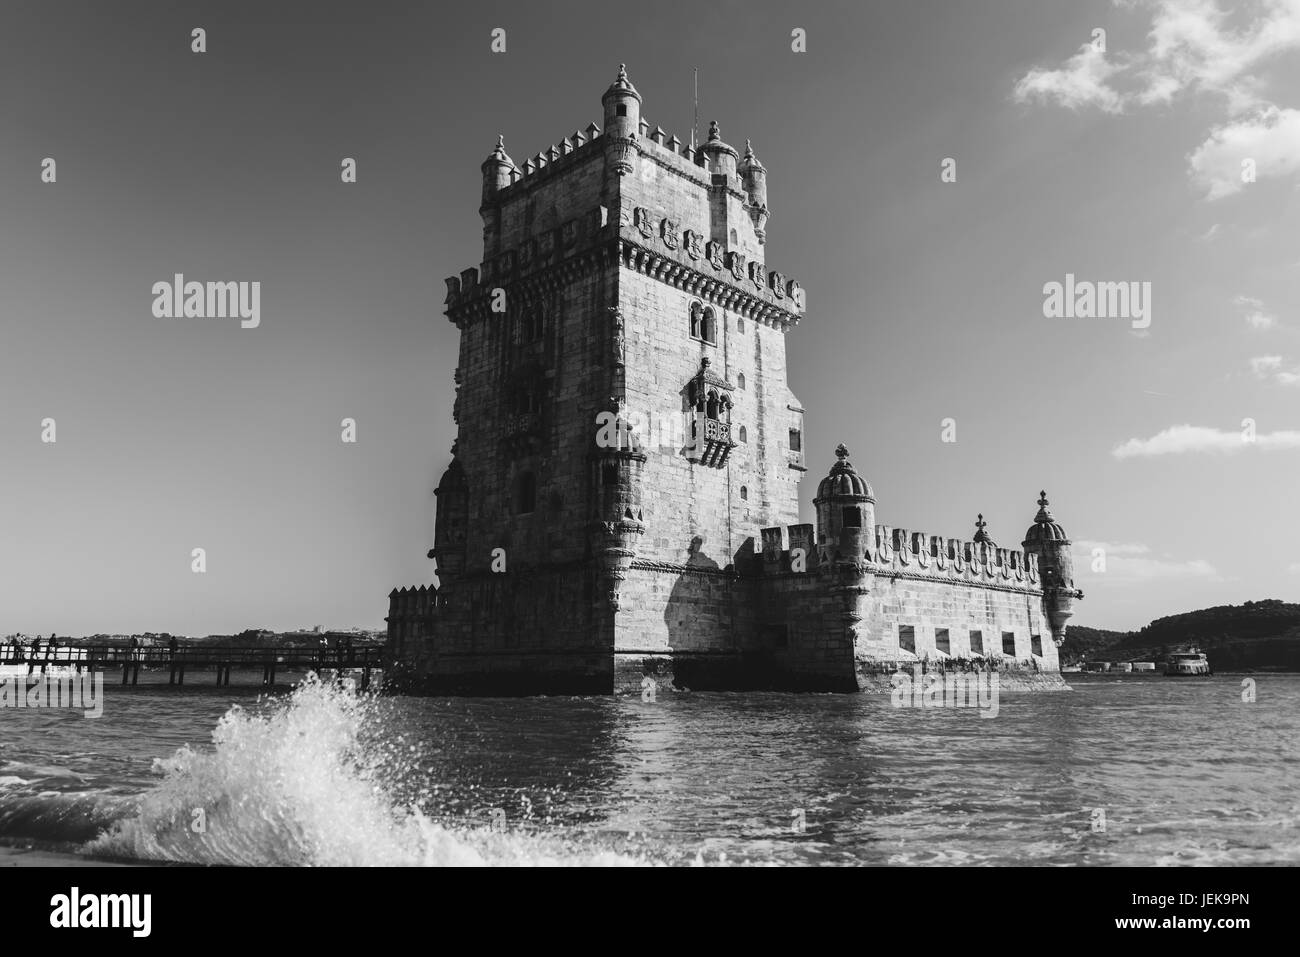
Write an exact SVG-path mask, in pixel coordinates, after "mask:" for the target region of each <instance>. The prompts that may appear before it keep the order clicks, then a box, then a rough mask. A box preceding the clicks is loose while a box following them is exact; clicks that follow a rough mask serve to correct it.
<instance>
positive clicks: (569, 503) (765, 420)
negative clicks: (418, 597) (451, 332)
mask: <svg viewBox="0 0 1300 957" xmlns="http://www.w3.org/2000/svg"><path fill="white" fill-rule="evenodd" d="M601 106H602V110H603V119H604V129H603V131H602V130H601V128H600V127H597V126H596V125H595V124H592V125H590V126H588V127H587V128H586V129H585V131H584V130H580V131H576V132H574V133H573V134H572V135H570V136H566V137H565V138H564V139H562V140H560V141H559V142H558V143H557V144H555V145H553V146H551V147H549V148H548V149H546V150H544V151H542V152H540V153H538V154H536V155H534V156H532V157H531V158H529V159H526V160H524V161H523V163H522V165H520V164H517V163H516V161H515V160H513V159H512V158H511V157H510V156H509V154H507V152H506V148H505V143H504V140H503V139H501V138H498V141H497V144H496V146H495V147H494V148H493V149H492V150H491V152H490V153H489V154H488V156H487V158H486V159H485V160H484V161H483V163H482V164H481V171H482V190H481V194H480V204H479V212H480V214H481V216H482V220H483V258H482V262H481V264H480V265H478V266H477V267H471V268H468V269H465V270H463V271H462V272H461V273H460V274H459V275H456V276H453V277H451V278H449V279H448V280H447V299H446V312H447V317H448V318H449V319H450V320H451V321H452V322H453V323H454V324H455V325H456V327H457V328H458V329H459V331H460V353H459V364H458V367H457V369H456V377H455V379H456V399H455V403H454V406H453V417H454V419H455V421H456V424H457V437H456V442H455V444H454V446H453V459H452V462H451V464H450V466H449V467H448V468H447V470H446V472H445V473H444V475H443V477H442V480H441V481H440V482H439V484H438V489H437V493H436V494H437V525H436V528H435V532H434V543H433V544H434V547H433V548H432V549H431V551H430V553H429V554H430V557H431V558H435V559H436V560H437V563H438V569H437V575H438V579H439V588H438V590H437V593H436V598H435V599H434V601H433V602H432V603H431V611H430V618H429V619H428V620H427V621H421V622H415V623H400V622H399V625H398V626H397V632H399V633H400V634H401V647H402V649H403V659H404V668H405V669H406V671H407V672H408V674H407V677H408V678H409V679H411V680H413V681H417V683H423V682H424V679H426V678H428V679H431V680H432V681H433V684H434V685H435V686H447V687H448V688H452V687H454V688H464V689H466V690H473V688H474V687H476V686H481V687H491V688H493V689H495V690H500V689H501V687H502V683H503V680H504V682H505V684H506V685H510V682H511V681H513V682H515V683H516V684H517V687H518V688H519V689H520V690H549V689H563V690H608V687H609V685H610V683H611V681H612V680H613V679H612V675H613V671H614V669H615V667H616V660H615V659H616V658H617V657H618V655H619V654H621V653H622V652H623V650H624V649H627V650H628V652H629V653H640V652H646V651H648V652H652V653H660V652H662V653H664V654H668V653H669V652H670V649H671V650H681V649H687V650H695V651H709V652H713V651H718V650H720V649H721V648H726V649H730V650H731V651H733V652H734V651H736V648H737V641H738V638H737V635H736V631H735V627H736V619H737V617H738V616H740V617H743V616H744V614H746V611H745V606H746V605H747V604H752V602H746V601H744V600H743V599H742V598H740V597H738V596H737V595H735V594H733V593H732V591H731V589H729V588H728V589H719V588H717V587H715V586H716V585H717V583H718V581H720V580H723V579H728V578H729V576H730V577H735V575H736V574H737V572H736V563H737V556H738V555H741V554H742V553H746V552H747V551H752V548H753V544H754V542H755V539H756V537H757V530H758V529H759V528H760V527H762V526H765V525H774V524H778V523H783V522H793V521H797V519H798V494H797V488H798V479H799V476H800V474H801V473H802V471H803V452H802V435H803V422H802V416H803V410H802V409H801V408H800V407H799V404H798V401H797V400H796V399H795V397H794V396H793V394H791V392H790V391H789V389H788V387H787V385H786V380H785V368H786V366H785V334H786V332H787V331H788V330H789V329H790V328H792V327H793V326H794V325H796V324H797V323H798V321H799V319H800V316H801V315H802V313H803V310H804V301H803V292H802V289H801V288H800V287H799V285H798V283H795V282H793V281H788V280H786V278H785V277H784V276H782V275H781V274H779V273H776V272H768V271H767V269H766V266H765V264H764V261H763V252H764V246H765V243H766V238H767V231H766V228H767V224H768V209H767V180H766V176H767V171H766V170H765V169H764V167H763V166H762V164H761V163H760V162H759V161H758V159H757V158H756V157H755V155H754V153H753V150H752V148H750V147H749V146H748V145H747V148H746V153H745V158H744V161H743V162H740V161H739V157H738V154H737V152H736V150H735V149H733V148H732V147H731V146H729V145H727V144H726V143H725V142H723V140H722V138H721V135H720V133H719V131H718V126H717V124H716V123H714V124H712V126H711V128H710V132H709V137H708V141H707V142H706V143H705V144H704V145H703V146H702V147H701V148H700V149H699V150H694V149H692V148H691V147H690V146H689V145H683V144H682V142H681V141H680V140H678V139H677V138H676V137H670V136H668V135H667V134H666V133H665V132H664V131H663V130H661V129H659V128H658V127H656V128H654V129H653V130H651V128H650V126H649V124H648V123H647V122H646V121H645V120H643V119H642V116H641V106H642V99H641V95H640V94H639V93H638V92H637V90H636V88H635V87H634V86H633V85H632V82H631V80H630V79H629V78H628V75H627V71H626V69H625V68H623V67H620V68H619V71H618V76H617V78H616V79H615V80H614V82H613V84H612V85H610V87H609V88H608V89H607V90H606V91H605V93H604V95H603V96H602V97H601ZM395 594H396V593H395ZM399 617H400V616H399ZM435 618H436V622H435V620H434V619H435ZM404 621H405V619H403V622H404ZM408 624H411V625H413V626H412V627H409V628H408V627H407V625H408ZM390 630H391V626H390ZM435 633H436V634H435ZM415 634H418V635H420V636H421V637H420V639H419V640H417V641H414V642H412V641H411V640H410V639H411V638H412V635H415ZM431 635H432V636H434V637H429V636H431Z"/></svg>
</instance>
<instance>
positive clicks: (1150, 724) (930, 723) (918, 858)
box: [0, 675, 1300, 865]
mask: <svg viewBox="0 0 1300 957" xmlns="http://www.w3.org/2000/svg"><path fill="white" fill-rule="evenodd" d="M1071 680H1072V682H1073V687H1074V690H1073V691H1071V692H1060V693H1051V694H1023V693H1022V694H1012V693H1003V694H1002V695H1001V696H1000V701H999V707H998V708H997V713H996V716H994V717H991V718H989V717H983V716H981V713H980V711H979V710H978V709H976V708H916V707H895V706H894V703H893V702H892V701H891V698H890V697H889V696H887V695H795V694H777V693H755V694H741V693H728V694H721V693H719V694H711V693H699V694H689V695H677V696H674V695H668V694H664V693H662V692H661V693H659V694H658V695H657V696H656V700H655V701H653V702H649V701H642V700H641V699H640V698H637V697H629V698H617V699H615V698H531V699H528V698H525V699H501V698H491V699H489V698H472V699H466V698H461V699H454V698H453V699H417V698H378V699H376V698H372V697H369V696H363V697H358V696H356V695H354V694H350V693H348V692H346V691H341V690H336V689H334V688H330V687H326V686H322V685H320V684H317V683H315V682H312V681H309V682H306V683H304V684H302V685H300V686H299V687H298V689H297V690H295V691H293V692H292V693H290V692H287V691H286V692H281V693H277V694H273V695H270V696H260V695H259V694H258V692H257V689H252V688H249V689H240V688H239V687H237V686H236V687H229V688H220V689H218V688H203V687H193V688H187V689H185V690H183V691H178V690H176V689H170V688H167V687H165V686H163V687H157V686H155V685H150V684H142V685H141V686H139V687H136V688H122V687H115V686H112V685H109V686H107V687H106V688H105V692H104V700H103V714H102V716H101V717H98V718H86V717H84V716H83V714H82V712H81V711H74V710H69V709H29V708H22V709H17V708H3V709H0V843H3V844H7V845H9V846H11V847H31V846H34V847H38V848H42V849H45V850H50V851H56V852H63V853H69V854H77V855H86V856H92V857H105V858H116V859H135V860H146V861H162V860H175V861H191V862H201V863H232V864H286V865H335V864H339V865H367V864H411V865H443V864H470V865H472V864H577V865H582V864H627V865H641V864H669V865H690V864H707V865H716V864H1045V865H1120V864H1140V865H1151V864H1227V865H1251V864H1296V863H1300V828H1298V825H1300V676H1297V675H1257V676H1255V679H1254V680H1255V683H1256V684H1255V700H1254V701H1244V700H1243V694H1242V690H1243V689H1242V677H1241V676H1229V675H1216V676H1215V677H1213V678H1206V679H1172V678H1170V679H1166V678H1160V677H1157V678H1132V677H1128V678H1108V677H1091V678H1077V676H1071Z"/></svg>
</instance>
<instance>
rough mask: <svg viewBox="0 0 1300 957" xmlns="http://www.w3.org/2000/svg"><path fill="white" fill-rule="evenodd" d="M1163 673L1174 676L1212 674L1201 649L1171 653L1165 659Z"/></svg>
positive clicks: (1208, 662)
mask: <svg viewBox="0 0 1300 957" xmlns="http://www.w3.org/2000/svg"><path fill="white" fill-rule="evenodd" d="M1165 674H1166V675H1171V676H1174V677H1193V676H1197V675H1211V674H1214V672H1212V671H1211V670H1210V660H1209V659H1208V658H1206V657H1205V652H1203V651H1196V650H1192V651H1180V652H1176V653H1175V654H1171V655H1170V656H1169V658H1168V659H1167V660H1166V661H1165Z"/></svg>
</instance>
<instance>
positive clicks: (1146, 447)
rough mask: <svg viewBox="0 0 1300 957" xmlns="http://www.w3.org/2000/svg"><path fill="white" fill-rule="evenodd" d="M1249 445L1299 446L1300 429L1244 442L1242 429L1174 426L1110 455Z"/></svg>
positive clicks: (1265, 448) (1230, 450)
mask: <svg viewBox="0 0 1300 957" xmlns="http://www.w3.org/2000/svg"><path fill="white" fill-rule="evenodd" d="M1252 448H1255V449H1259V450H1260V451H1264V452H1275V451H1283V450H1287V449H1300V432H1291V431H1282V432H1266V433H1259V434H1256V435H1255V437H1254V439H1253V441H1247V440H1246V433H1245V432H1231V431H1225V430H1223V429H1212V428H1206V427H1204V426H1199V425H1175V426H1172V427H1170V428H1168V429H1165V430H1164V431H1163V432H1160V433H1157V434H1156V435H1153V436H1152V437H1151V438H1149V439H1129V440H1128V441H1127V442H1124V443H1122V444H1121V445H1118V446H1116V447H1115V448H1114V449H1112V450H1111V453H1110V454H1111V455H1113V456H1115V458H1117V459H1131V458H1150V457H1152V456H1156V455H1179V454H1182V453H1184V452H1219V453H1223V454H1227V455H1231V454H1233V453H1235V452H1241V451H1244V450H1246V449H1252Z"/></svg>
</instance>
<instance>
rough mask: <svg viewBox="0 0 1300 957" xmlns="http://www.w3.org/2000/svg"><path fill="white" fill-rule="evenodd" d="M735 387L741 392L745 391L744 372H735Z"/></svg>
mask: <svg viewBox="0 0 1300 957" xmlns="http://www.w3.org/2000/svg"><path fill="white" fill-rule="evenodd" d="M736 387H737V388H738V389H740V391H741V392H744V391H745V373H743V372H740V373H737V374H736Z"/></svg>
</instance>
